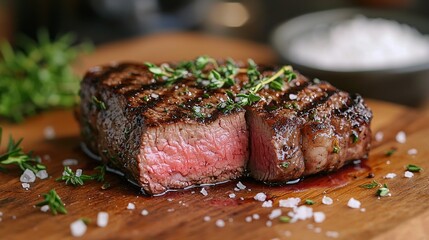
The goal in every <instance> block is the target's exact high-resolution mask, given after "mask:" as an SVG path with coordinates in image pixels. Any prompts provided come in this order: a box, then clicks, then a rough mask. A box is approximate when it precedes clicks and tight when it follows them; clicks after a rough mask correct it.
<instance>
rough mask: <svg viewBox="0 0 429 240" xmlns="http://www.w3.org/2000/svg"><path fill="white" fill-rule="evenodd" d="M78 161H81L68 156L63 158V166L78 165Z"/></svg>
mask: <svg viewBox="0 0 429 240" xmlns="http://www.w3.org/2000/svg"><path fill="white" fill-rule="evenodd" d="M78 163H79V161H78V160H76V159H71V158H68V159H64V160H63V166H72V165H77V164H78Z"/></svg>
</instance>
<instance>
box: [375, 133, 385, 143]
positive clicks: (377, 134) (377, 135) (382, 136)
mask: <svg viewBox="0 0 429 240" xmlns="http://www.w3.org/2000/svg"><path fill="white" fill-rule="evenodd" d="M374 138H375V141H377V142H381V141H383V138H384V134H383V132H377V133H376V134H375V136H374Z"/></svg>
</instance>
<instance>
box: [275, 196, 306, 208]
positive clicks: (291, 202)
mask: <svg viewBox="0 0 429 240" xmlns="http://www.w3.org/2000/svg"><path fill="white" fill-rule="evenodd" d="M299 202H301V198H293V197H291V198H288V199H282V200H279V207H287V208H294V207H296V206H298V204H299Z"/></svg>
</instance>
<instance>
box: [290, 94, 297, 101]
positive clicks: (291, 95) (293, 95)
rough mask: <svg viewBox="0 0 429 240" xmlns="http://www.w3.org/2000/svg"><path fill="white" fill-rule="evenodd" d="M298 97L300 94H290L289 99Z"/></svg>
mask: <svg viewBox="0 0 429 240" xmlns="http://www.w3.org/2000/svg"><path fill="white" fill-rule="evenodd" d="M297 98H298V96H297V95H296V94H292V93H291V94H289V99H290V100H295V99H297Z"/></svg>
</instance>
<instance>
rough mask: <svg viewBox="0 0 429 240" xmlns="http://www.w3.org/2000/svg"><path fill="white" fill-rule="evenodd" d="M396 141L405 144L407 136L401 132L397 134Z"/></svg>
mask: <svg viewBox="0 0 429 240" xmlns="http://www.w3.org/2000/svg"><path fill="white" fill-rule="evenodd" d="M395 139H396V141H397V142H398V143H405V142H406V141H407V135H406V134H405V132H404V131H400V132H398V133H397V134H396V137H395Z"/></svg>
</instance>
